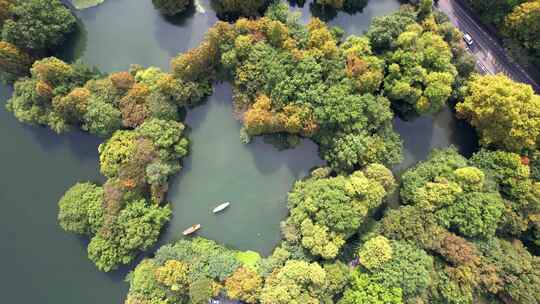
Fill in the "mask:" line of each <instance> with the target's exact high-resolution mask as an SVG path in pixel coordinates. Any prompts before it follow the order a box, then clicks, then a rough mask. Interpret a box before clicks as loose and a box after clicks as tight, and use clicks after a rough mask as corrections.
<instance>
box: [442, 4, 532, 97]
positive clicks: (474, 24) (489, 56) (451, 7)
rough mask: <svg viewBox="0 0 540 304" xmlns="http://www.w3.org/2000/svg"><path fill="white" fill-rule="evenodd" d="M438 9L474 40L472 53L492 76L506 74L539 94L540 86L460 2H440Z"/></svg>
mask: <svg viewBox="0 0 540 304" xmlns="http://www.w3.org/2000/svg"><path fill="white" fill-rule="evenodd" d="M436 8H437V9H438V10H439V11H441V12H443V13H445V14H446V15H448V17H449V18H450V21H451V22H452V23H453V24H454V25H455V26H456V27H457V28H458V29H460V30H461V31H462V32H467V33H469V34H470V35H471V37H472V38H473V40H474V42H475V43H474V44H473V47H472V48H471V52H472V53H473V54H474V55H475V56H476V58H477V60H478V62H479V64H482V65H484V67H486V69H487V71H488V72H489V73H491V74H497V73H504V74H506V75H507V76H508V77H510V78H512V79H513V80H515V81H519V82H523V83H527V84H530V85H531V86H532V87H533V88H534V90H535V91H536V92H537V93H540V85H538V83H537V81H535V80H534V79H533V78H532V77H531V76H530V75H529V74H528V73H527V72H526V71H525V70H524V69H523V68H522V67H521V66H520V65H519V64H518V63H517V62H514V61H513V60H512V58H511V57H510V56H509V55H508V53H507V52H506V50H505V49H504V48H503V46H502V45H501V44H500V42H499V41H498V39H497V38H496V37H493V36H492V35H491V34H490V33H489V32H488V31H487V30H486V29H485V28H484V26H483V25H481V23H480V22H479V21H477V20H476V18H475V17H473V16H472V15H471V14H470V12H469V11H468V10H467V9H465V6H464V5H463V4H462V3H461V2H460V1H459V0H439V2H438V4H436Z"/></svg>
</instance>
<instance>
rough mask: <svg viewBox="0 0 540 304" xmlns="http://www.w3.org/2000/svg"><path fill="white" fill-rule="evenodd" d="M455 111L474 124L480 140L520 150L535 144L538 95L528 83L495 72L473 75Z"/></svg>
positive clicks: (539, 132) (539, 129)
mask: <svg viewBox="0 0 540 304" xmlns="http://www.w3.org/2000/svg"><path fill="white" fill-rule="evenodd" d="M464 95H465V99H464V100H463V101H462V102H460V103H458V104H457V105H456V110H457V114H458V116H459V117H460V118H462V119H466V120H467V121H469V123H470V124H471V125H472V126H473V127H475V128H476V130H477V132H478V135H479V136H480V144H482V145H483V146H486V147H495V148H501V149H505V150H508V151H515V152H521V151H523V150H527V149H529V150H532V149H535V148H536V145H537V139H538V136H539V135H540V96H538V95H535V94H534V91H533V89H532V87H530V86H529V85H526V84H521V83H517V82H514V81H512V80H511V79H509V78H508V77H506V76H504V75H502V74H499V75H488V76H479V75H476V76H473V77H472V78H471V80H470V81H469V83H468V85H467V87H466V89H465V94H464Z"/></svg>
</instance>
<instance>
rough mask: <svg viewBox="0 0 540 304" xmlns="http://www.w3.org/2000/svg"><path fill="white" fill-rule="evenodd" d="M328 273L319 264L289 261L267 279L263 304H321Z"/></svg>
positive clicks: (262, 298) (263, 292)
mask: <svg viewBox="0 0 540 304" xmlns="http://www.w3.org/2000/svg"><path fill="white" fill-rule="evenodd" d="M325 279H326V273H325V271H324V269H323V268H322V267H321V266H320V265H319V264H317V263H308V262H304V261H295V260H289V261H287V262H286V263H285V266H283V267H282V268H280V269H279V270H277V271H275V272H273V273H272V274H271V275H270V277H268V278H267V279H266V282H265V284H264V287H263V289H262V292H261V298H260V302H261V303H262V304H285V303H288V304H289V303H298V304H300V303H320V301H321V300H322V299H323V298H322V296H323V295H321V292H322V290H321V286H324V283H325Z"/></svg>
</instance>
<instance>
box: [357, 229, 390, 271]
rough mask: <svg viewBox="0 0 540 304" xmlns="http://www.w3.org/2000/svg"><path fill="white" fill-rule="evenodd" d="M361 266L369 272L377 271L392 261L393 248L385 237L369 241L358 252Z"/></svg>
mask: <svg viewBox="0 0 540 304" xmlns="http://www.w3.org/2000/svg"><path fill="white" fill-rule="evenodd" d="M358 257H359V259H360V264H362V265H363V266H364V267H366V268H367V269H369V270H375V269H377V268H379V267H381V266H382V265H383V264H384V263H386V262H387V261H389V260H390V259H392V246H391V245H390V242H389V241H388V239H387V238H385V237H384V236H377V237H374V238H372V239H370V240H369V241H367V242H366V243H365V244H364V245H363V246H362V248H360V250H359V251H358Z"/></svg>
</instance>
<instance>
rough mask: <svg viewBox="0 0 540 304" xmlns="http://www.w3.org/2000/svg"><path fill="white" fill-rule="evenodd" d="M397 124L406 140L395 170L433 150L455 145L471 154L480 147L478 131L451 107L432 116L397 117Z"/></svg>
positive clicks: (411, 164)
mask: <svg viewBox="0 0 540 304" xmlns="http://www.w3.org/2000/svg"><path fill="white" fill-rule="evenodd" d="M394 128H395V130H396V131H397V132H398V133H399V134H400V136H401V139H402V140H403V151H404V160H403V162H402V163H400V164H399V165H397V166H395V167H394V168H393V170H394V171H395V172H396V173H402V172H403V171H404V170H405V169H407V168H409V167H411V166H413V165H414V164H415V163H417V162H419V161H421V160H424V159H426V158H427V156H428V155H429V153H430V152H431V150H433V149H435V148H446V147H449V146H451V145H454V146H455V147H456V148H457V149H458V150H459V152H460V153H461V154H463V155H465V156H467V157H468V156H470V155H471V154H472V153H473V152H475V151H476V150H477V149H478V146H477V145H478V140H477V138H476V133H475V131H474V129H472V128H471V127H470V126H469V125H468V124H467V123H466V122H464V121H461V120H458V119H457V118H456V117H455V115H454V114H453V113H452V110H451V109H450V108H449V107H445V108H443V110H442V111H441V112H439V113H438V114H435V115H433V116H422V117H418V118H414V119H412V120H410V121H405V120H403V119H401V118H398V117H396V118H395V119H394Z"/></svg>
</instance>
